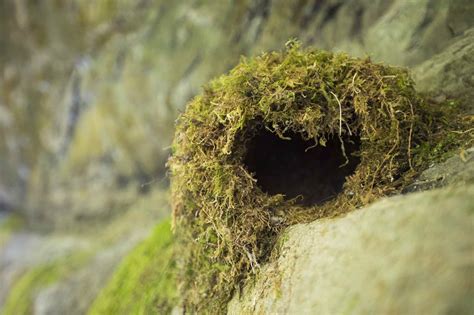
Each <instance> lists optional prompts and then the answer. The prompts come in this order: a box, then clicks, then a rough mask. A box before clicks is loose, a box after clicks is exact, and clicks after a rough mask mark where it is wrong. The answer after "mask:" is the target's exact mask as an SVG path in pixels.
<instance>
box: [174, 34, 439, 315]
mask: <svg viewBox="0 0 474 315" xmlns="http://www.w3.org/2000/svg"><path fill="white" fill-rule="evenodd" d="M430 117H432V115H431V114H430V112H429V108H428V107H427V106H426V104H425V103H424V102H423V100H422V99H421V98H420V97H419V96H418V95H417V93H416V91H415V88H414V84H413V81H412V79H411V78H410V76H409V74H408V72H407V71H406V70H404V69H400V68H396V67H389V66H385V65H382V64H376V63H372V62H371V61H370V60H369V59H357V58H351V57H349V56H347V55H345V54H335V53H330V52H325V51H319V50H314V49H312V50H311V49H310V50H303V49H301V48H300V47H299V45H298V43H295V42H289V43H288V45H287V49H286V50H284V51H282V52H270V53H264V54H262V55H260V56H258V57H256V58H252V59H242V60H241V62H240V64H239V65H237V66H236V67H235V68H234V69H233V70H231V71H230V73H229V74H227V75H224V76H221V77H219V78H217V79H216V80H214V81H211V82H210V83H209V84H208V85H207V86H206V87H205V89H204V92H203V94H202V95H200V96H197V97H196V98H194V99H193V100H192V101H191V102H190V103H189V104H188V107H187V109H186V111H185V112H184V113H183V114H182V115H181V116H180V118H179V119H178V121H177V131H176V135H175V140H174V144H173V154H172V157H171V158H170V160H169V167H170V171H171V185H172V186H171V189H172V194H173V212H174V213H173V216H174V226H175V229H176V231H177V234H178V236H179V239H180V253H179V256H180V259H179V261H180V269H181V270H182V272H181V275H180V290H181V294H182V297H183V305H184V307H185V310H186V311H189V312H202V311H204V310H207V311H209V312H211V313H212V312H215V313H219V312H222V311H224V309H225V305H226V302H227V301H228V299H229V298H230V297H231V295H232V294H233V293H234V291H235V289H237V288H239V286H240V285H241V284H242V282H243V281H244V280H245V279H246V278H247V277H248V276H249V275H251V274H254V273H257V272H258V269H259V267H260V265H261V264H262V263H265V262H266V261H267V260H268V259H269V257H271V252H272V249H273V248H274V245H275V241H276V239H277V236H278V235H279V233H280V232H281V231H282V230H283V229H284V228H285V227H287V226H289V225H291V224H295V223H301V222H308V221H311V220H315V219H318V218H321V217H327V216H334V215H339V214H341V213H344V212H347V211H350V210H351V209H354V208H356V207H359V206H361V205H365V204H367V203H369V202H371V201H372V200H374V199H375V198H377V197H379V196H383V195H387V194H390V193H393V192H396V191H399V190H400V189H401V187H402V186H403V185H404V183H405V182H406V180H407V178H408V177H409V176H410V175H409V174H413V173H414V171H415V170H416V168H417V167H419V163H418V160H417V159H414V158H413V155H414V151H415V150H416V148H418V147H419V146H420V144H421V143H423V141H425V140H426V139H427V137H429V133H430V130H431V126H430V124H431V123H432V119H431V118H430Z"/></svg>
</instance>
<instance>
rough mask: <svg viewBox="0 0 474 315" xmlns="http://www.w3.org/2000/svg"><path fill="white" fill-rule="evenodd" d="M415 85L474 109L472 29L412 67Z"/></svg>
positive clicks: (473, 39)
mask: <svg viewBox="0 0 474 315" xmlns="http://www.w3.org/2000/svg"><path fill="white" fill-rule="evenodd" d="M413 73H414V78H415V80H416V82H417V88H418V90H420V91H425V92H429V93H432V94H433V95H434V96H440V97H445V96H450V97H452V98H455V99H457V100H459V101H462V102H463V103H465V104H466V105H468V106H469V109H470V111H471V113H473V112H474V104H473V102H472V99H473V98H474V90H473V88H472V87H473V86H474V28H470V29H469V30H467V31H466V32H465V33H464V34H463V35H462V36H460V37H458V38H457V40H456V41H454V42H452V43H451V44H450V45H448V46H447V47H446V48H445V49H444V50H442V51H441V52H440V53H439V54H437V55H435V56H433V57H432V58H430V59H428V60H426V61H424V62H422V63H421V64H419V65H417V66H416V67H415V68H414V69H413Z"/></svg>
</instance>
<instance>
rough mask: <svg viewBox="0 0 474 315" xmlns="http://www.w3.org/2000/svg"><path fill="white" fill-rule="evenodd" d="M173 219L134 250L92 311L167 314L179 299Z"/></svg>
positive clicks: (158, 227)
mask: <svg viewBox="0 0 474 315" xmlns="http://www.w3.org/2000/svg"><path fill="white" fill-rule="evenodd" d="M170 227H171V223H170V220H166V221H165V222H163V223H161V224H159V225H158V226H157V227H156V229H155V231H154V233H153V235H152V236H151V237H150V238H149V239H147V240H146V241H144V242H143V243H142V244H140V245H139V246H138V247H137V248H136V249H135V250H133V251H132V252H131V253H130V254H129V255H128V256H127V258H126V259H125V260H124V261H123V263H122V264H121V265H120V266H119V267H118V269H117V271H116V272H115V273H114V275H113V277H112V279H111V280H110V282H109V283H108V284H107V286H106V287H105V288H104V289H103V291H102V292H101V293H100V295H99V296H98V298H97V300H96V301H95V302H94V303H93V305H92V307H91V309H90V310H89V314H155V313H158V314H167V313H170V312H171V309H172V307H173V305H175V304H176V303H175V302H176V299H177V292H176V286H175V285H176V283H175V262H174V259H173V236H172V233H171V229H170Z"/></svg>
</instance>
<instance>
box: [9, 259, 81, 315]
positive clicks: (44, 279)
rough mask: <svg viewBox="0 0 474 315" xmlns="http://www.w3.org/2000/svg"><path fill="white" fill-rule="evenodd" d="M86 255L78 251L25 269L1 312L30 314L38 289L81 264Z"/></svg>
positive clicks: (20, 314) (13, 314) (19, 314)
mask: <svg viewBox="0 0 474 315" xmlns="http://www.w3.org/2000/svg"><path fill="white" fill-rule="evenodd" d="M88 257H90V255H88V254H87V253H78V254H75V255H71V256H69V257H65V258H61V259H58V260H56V261H53V262H51V263H47V264H44V265H40V266H36V267H34V268H32V269H30V270H27V271H26V272H25V273H24V274H23V275H21V276H20V278H19V279H18V280H17V281H16V282H15V285H14V286H13V287H12V288H11V290H10V293H9V295H8V297H7V299H6V301H5V305H4V308H3V310H2V312H1V314H2V315H27V314H32V313H33V305H34V298H35V297H36V294H37V293H38V292H39V290H40V289H42V288H44V287H46V286H48V285H50V284H53V283H55V282H57V281H58V280H60V279H61V278H63V277H65V276H67V275H68V274H69V273H70V272H71V271H73V270H76V269H77V268H79V267H81V266H83V265H84V263H85V262H86V261H87V258H88Z"/></svg>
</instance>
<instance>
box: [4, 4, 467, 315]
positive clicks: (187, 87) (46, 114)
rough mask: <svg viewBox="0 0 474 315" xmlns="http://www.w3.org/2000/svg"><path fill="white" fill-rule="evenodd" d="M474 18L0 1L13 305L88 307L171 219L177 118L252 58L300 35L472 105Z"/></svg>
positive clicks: (7, 285) (339, 7) (436, 7)
mask: <svg viewBox="0 0 474 315" xmlns="http://www.w3.org/2000/svg"><path fill="white" fill-rule="evenodd" d="M473 17H474V2H473V1H471V0H453V1H449V0H353V1H344V0H290V1H288V0H247V1H246V0H225V1H211V0H199V1H198V0H187V1H186V0H181V1H180V0H178V1H166V0H136V1H132V0H115V1H113V0H97V1H89V0H49V1H38V0H36V1H35V0H0V312H1V309H2V307H4V306H5V305H7V304H8V303H16V302H15V301H20V300H21V301H22V303H24V304H25V306H24V307H23V308H21V311H20V309H18V311H17V314H18V313H25V314H28V313H35V314H83V313H85V312H86V311H87V309H88V308H89V306H90V304H91V303H92V302H93V300H94V299H95V297H96V296H97V294H98V293H99V292H100V290H101V288H102V287H103V286H104V285H105V284H106V283H107V280H108V279H109V278H110V276H111V274H112V273H113V271H114V268H115V267H116V266H117V264H118V263H119V262H120V261H121V260H122V258H123V257H124V256H125V255H126V254H127V253H128V252H129V251H130V250H131V249H133V248H134V247H135V246H136V245H137V244H139V243H140V241H141V240H143V239H144V238H146V237H147V236H148V235H149V234H150V231H151V230H152V228H153V227H154V226H155V225H156V224H157V223H159V222H160V221H161V220H163V219H164V218H166V217H168V216H169V213H170V209H169V205H168V204H169V201H168V192H167V187H168V182H169V180H168V178H167V174H166V172H167V170H166V166H165V163H166V160H167V158H168V156H169V154H170V150H169V146H170V143H171V141H172V138H173V126H174V121H175V119H176V117H177V115H178V114H179V113H180V112H181V111H183V110H184V108H185V105H186V102H187V101H188V100H190V99H191V98H192V97H193V96H195V95H197V94H198V93H200V91H201V88H202V86H203V84H205V83H206V82H207V81H208V80H209V79H211V78H213V77H215V76H217V75H219V74H222V73H225V72H226V71H228V70H229V69H231V68H232V67H233V66H234V65H236V63H237V62H238V61H239V58H240V56H242V55H244V56H253V55H256V54H259V53H261V52H263V51H268V50H279V49H282V48H283V47H284V44H285V42H286V41H287V40H288V39H289V38H292V37H297V38H298V39H300V40H301V41H302V43H303V44H304V45H305V46H309V45H311V46H315V47H318V48H322V49H328V50H333V51H345V52H348V53H350V54H352V55H356V56H362V57H363V56H370V57H371V58H372V59H373V60H375V61H380V62H385V63H388V64H393V65H399V66H405V67H409V68H410V69H411V70H412V73H413V76H414V78H415V80H416V83H417V87H418V89H419V90H420V91H422V92H427V93H430V95H432V96H433V97H434V98H437V99H438V100H440V101H442V100H444V99H446V98H447V97H456V98H458V99H459V100H460V101H461V102H468V101H469V100H470V99H471V98H472V97H474V94H473V93H474V91H473V89H472V86H473V85H474V77H473V73H474V71H473V69H474V60H473V59H474V57H473V56H474V44H473V43H474V40H473V39H474V29H473V26H474V18H473ZM45 268H46V269H45ZM48 268H49V269H48ZM51 269H54V272H52V273H51V272H50V271H51ZM45 270H47V271H48V272H46V271H45ZM15 299H17V300H15ZM8 301H10V302H8ZM12 301H13V302H12ZM5 309H6V308H5Z"/></svg>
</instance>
